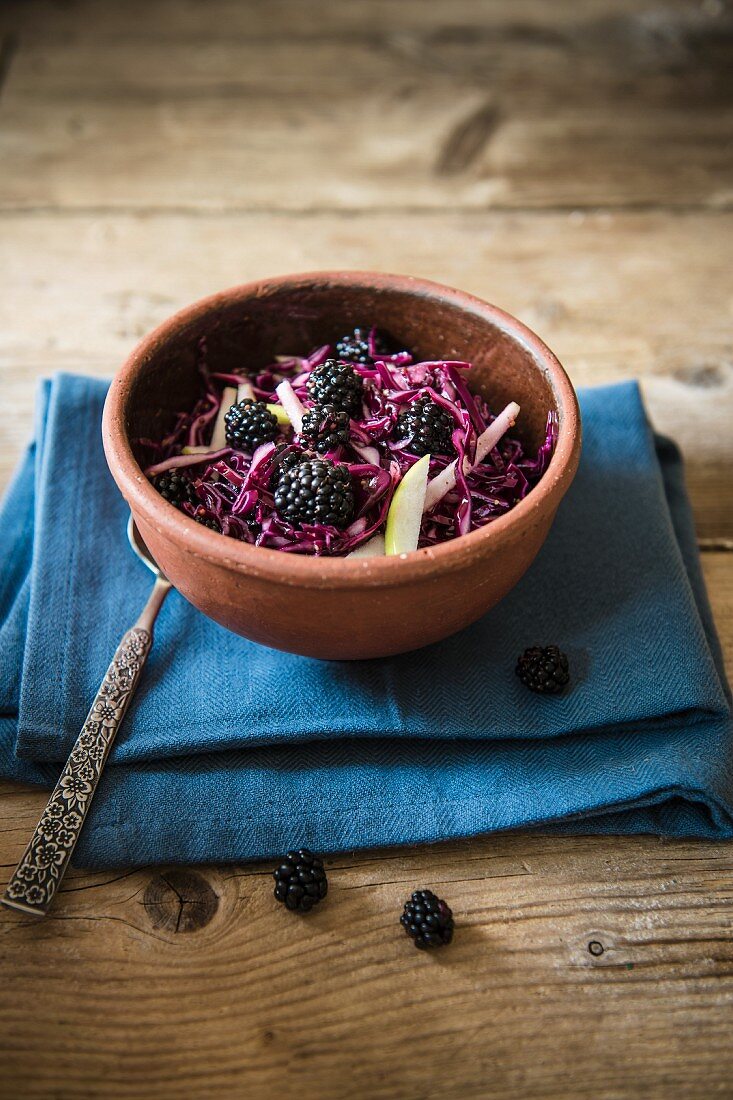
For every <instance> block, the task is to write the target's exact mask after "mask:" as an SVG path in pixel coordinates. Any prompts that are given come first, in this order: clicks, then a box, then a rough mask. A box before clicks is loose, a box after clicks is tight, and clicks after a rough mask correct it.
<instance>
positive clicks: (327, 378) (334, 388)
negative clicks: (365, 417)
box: [306, 359, 364, 416]
mask: <svg viewBox="0 0 733 1100" xmlns="http://www.w3.org/2000/svg"><path fill="white" fill-rule="evenodd" d="M306 385H307V389H308V395H309V397H310V399H311V401H312V402H313V404H314V405H333V406H334V408H336V409H340V410H342V411H343V412H346V413H349V415H350V416H358V414H359V413H360V412H361V411H362V404H363V400H364V385H363V383H362V380H361V378H360V377H359V375H358V374H357V373H356V371H355V370H354V368H353V367H352V366H351V365H350V364H349V363H339V362H337V361H336V360H335V359H327V360H326V361H325V363H321V365H320V366H318V367H314V368H313V370H312V371H311V372H310V375H309V377H308V382H307V383H306Z"/></svg>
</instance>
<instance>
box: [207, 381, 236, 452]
mask: <svg viewBox="0 0 733 1100" xmlns="http://www.w3.org/2000/svg"><path fill="white" fill-rule="evenodd" d="M236 403H237V391H236V388H235V387H234V386H225V387H224V390H223V391H222V395H221V405H220V406H219V412H218V413H217V415H216V422H215V424H214V431H213V432H212V434H211V443H210V444H209V450H212V451H219V450H221V448H222V447H226V445H227V436H226V431H227V426H226V424H225V423H224V417H225V416H226V414H227V413H228V412H229V410H230V409H231V407H232V405H236Z"/></svg>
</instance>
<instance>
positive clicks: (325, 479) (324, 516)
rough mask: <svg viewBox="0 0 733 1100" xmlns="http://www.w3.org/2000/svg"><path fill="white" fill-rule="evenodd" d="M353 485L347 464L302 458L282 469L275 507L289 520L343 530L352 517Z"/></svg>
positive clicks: (295, 522)
mask: <svg viewBox="0 0 733 1100" xmlns="http://www.w3.org/2000/svg"><path fill="white" fill-rule="evenodd" d="M354 503H355V502H354V488H353V485H352V483H351V474H350V473H349V468H348V466H343V465H341V464H340V463H338V464H337V463H335V462H330V461H329V460H328V459H324V458H312V459H305V460H304V461H302V462H300V463H298V465H297V466H292V467H289V468H288V469H285V470H282V471H281V473H280V476H279V478H278V481H277V488H276V489H275V509H276V510H277V512H279V514H280V515H281V516H282V518H283V519H286V520H289V522H290V523H293V524H299V523H323V524H326V525H327V526H328V527H338V528H340V529H341V530H343V528H344V527H348V525H349V524H350V523H351V521H352V519H353V518H354Z"/></svg>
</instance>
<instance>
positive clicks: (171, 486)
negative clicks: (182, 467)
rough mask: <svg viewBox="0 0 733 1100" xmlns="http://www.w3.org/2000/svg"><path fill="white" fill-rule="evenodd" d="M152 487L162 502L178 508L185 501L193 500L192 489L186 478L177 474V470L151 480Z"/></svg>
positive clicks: (168, 471)
mask: <svg viewBox="0 0 733 1100" xmlns="http://www.w3.org/2000/svg"><path fill="white" fill-rule="evenodd" d="M153 487H154V488H155V489H157V490H158V492H159V493H160V495H161V496H162V497H163V500H167V501H168V503H169V504H173V505H175V507H176V508H180V506H181V505H182V504H184V503H185V502H186V501H191V502H193V501H194V499H195V494H194V488H193V485H192V484H191V482H190V481H189V480H188V478H187V477H184V476H183V474H179V472H178V470H167V471H166V472H165V473H163V474H158V476H157V477H155V478H153Z"/></svg>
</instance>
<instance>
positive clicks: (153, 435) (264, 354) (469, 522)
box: [103, 272, 580, 659]
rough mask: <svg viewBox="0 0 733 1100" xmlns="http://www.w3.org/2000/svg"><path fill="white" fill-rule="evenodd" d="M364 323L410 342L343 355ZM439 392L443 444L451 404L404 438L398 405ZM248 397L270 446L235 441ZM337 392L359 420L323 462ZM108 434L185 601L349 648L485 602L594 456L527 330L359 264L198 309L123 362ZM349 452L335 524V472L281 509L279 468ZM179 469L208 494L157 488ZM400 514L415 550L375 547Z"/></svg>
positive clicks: (421, 631)
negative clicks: (168, 494) (378, 354)
mask: <svg viewBox="0 0 733 1100" xmlns="http://www.w3.org/2000/svg"><path fill="white" fill-rule="evenodd" d="M365 318H366V319H367V320H368V322H370V323H371V324H373V326H374V329H375V330H376V332H389V333H392V334H393V335H394V340H395V346H396V347H397V350H396V351H394V352H392V353H391V354H390V355H389V356H387V357H386V358H384V359H377V360H375V361H373V362H370V363H363V362H352V361H349V362H346V361H340V360H339V359H338V358H337V356H338V354H339V353H338V352H336V350H335V346H336V344H337V343H338V342H340V341H341V340H342V337H343V334H344V333H348V332H349V331H350V330H352V331H353V328H354V326H355V325H356V326H357V327H358V326H359V325H363V323H364V321H363V319H365ZM342 350H343V349H342ZM367 350H368V349H367ZM245 354H246V362H243V359H244V356H245ZM469 364H470V370H469V369H467V368H468V365H469ZM336 368H339V369H336ZM425 398H429V399H430V401H432V402H434V403H436V404H437V405H438V406H439V407H440V408H441V409H443V410H445V411H446V412H447V411H448V410H447V408H446V406H448V407H449V408H451V409H455V410H456V411H455V412H454V413H452V414H451V415H452V418H453V420H454V422H455V428H454V429H453V431H452V432H451V436H452V438H451V446H452V448H453V449H452V450H446V453H439V451H438V449H437V448H438V447H440V448H441V449H442V448H446V449H447V447H448V432H447V427H448V423H447V421H444V420H443V417H442V416H438V417H437V418H436V419H435V421H434V423H433V422H432V421H431V427H430V431H429V432H428V437H429V445H430V446H431V447H433V448H435V450H434V452H433V451H430V452H429V453H426V454H424V455H418V454H416V453H415V451H410V450H409V449H408V447H407V446H403V444H404V443H405V437H404V435H403V436H400V428H401V425H400V417H401V416H402V415H403V414H405V413H408V411H409V410H408V406H410V405H411V404H414V405H416V406H417V403H418V402H419V401H421V400H423V399H425ZM293 399H294V400H293ZM242 401H252V402H261V403H263V404H264V405H265V407H266V411H267V412H268V413H270V414H271V415H272V416H273V417H274V418H275V420H276V422H277V429H276V435H275V438H273V439H270V440H269V441H268V442H265V443H261V444H259V445H258V446H256V447H255V450H254V451H253V452H250V451H249V450H247V449H246V448H241V449H238V448H236V447H232V446H231V445H230V444H229V443H228V442H227V439H226V424H225V420H224V418H225V416H226V414H227V412H228V411H229V409H231V408H232V406H234V405H237V404H240V403H241V402H242ZM326 405H330V406H331V407H333V408H335V409H336V411H337V412H342V413H347V414H348V415H349V418H350V434H349V440H348V442H341V441H340V440H339V443H338V447H336V448H333V450H332V451H331V452H329V454H328V458H327V459H323V458H321V457H320V456H321V455H324V454H326V452H319V451H318V450H317V449H316V448H317V445H318V440H317V438H315V439H314V438H310V439H309V437H308V434H307V432H306V435H304V436H302V437H301V435H300V429H301V428H302V427H303V424H304V422H305V424H306V428H307V427H308V423H309V421H308V419H307V418H308V412H309V410H312V409H313V408H314V407H315V406H321V407H323V406H326ZM517 409H521V413H519V415H517ZM351 410H354V411H353V412H352V411H351ZM513 410H514V411H513ZM182 411H183V412H185V413H186V416H185V417H183V421H182ZM416 414H417V410H416V409H415V410H413V411H412V414H411V416H412V427H413V428H414V430H413V431H412V436H411V438H412V439H416V438H418V436H419V431H418V429H420V427H421V425H420V424H416V423H415V417H416ZM504 414H506V415H504ZM502 417H503V418H504V419H503V420H502ZM263 419H264V418H263ZM513 420H514V421H516V423H513ZM182 422H183V427H182V428H181V424H182ZM268 423H269V424H270V429H271V428H272V424H271V421H269V420H268ZM404 423H405V419H404V417H403V420H402V425H404ZM341 424H342V425H343V421H341ZM489 429H492V430H491V431H490V430H489ZM177 432H178V434H177V435H176V433H177ZM486 433H488V436H487V434H486ZM103 434H104V443H105V451H106V454H107V458H108V462H109V465H110V469H111V471H112V473H113V476H114V477H115V480H116V481H117V484H118V486H119V488H120V489H121V491H122V493H123V495H124V496H125V497H126V499H127V501H128V503H129V504H130V507H131V509H132V512H133V515H134V518H135V520H136V522H137V524H138V527H139V528H140V531H141V534H142V537H143V538H144V539H145V542H146V544H147V545H148V546H149V548H150V550H151V552H152V554H153V555H154V556H155V558H156V560H157V561H158V562H159V564H160V566H161V568H162V569H163V570H164V572H165V573H166V575H167V576H169V577H170V579H171V581H172V582H173V584H174V585H175V586H176V587H177V588H178V590H179V591H180V592H181V593H182V594H183V595H184V596H185V597H186V598H188V599H189V600H190V601H191V602H192V603H193V604H195V605H196V606H197V607H199V608H200V609H201V610H202V611H203V612H204V613H206V614H207V615H209V616H210V617H211V618H213V619H214V620H215V621H217V622H219V623H221V624H222V625H224V626H226V627H228V628H229V629H231V630H234V631H236V632H239V633H241V634H243V635H245V636H246V637H249V638H252V639H254V640H255V641H260V642H262V643H264V644H266V645H270V646H275V647H278V648H282V649H286V650H290V651H292V652H297V653H303V654H306V655H309V656H315V657H325V658H337V659H349V658H362V657H374V656H385V655H388V654H391V653H399V652H404V651H405V650H409V649H414V648H417V647H418V646H421V645H427V644H429V643H431V642H434V641H437V640H439V639H440V638H443V637H446V636H448V635H449V634H452V633H454V632H455V631H456V630H459V629H461V628H462V627H463V626H466V625H468V624H469V623H470V622H472V621H474V620H475V619H477V618H479V617H480V616H481V615H483V614H484V613H485V612H486V611H487V610H488V609H489V608H490V607H491V606H492V605H493V604H495V603H496V602H497V601H498V600H499V599H501V598H502V597H503V596H504V595H505V594H506V593H507V592H508V591H509V590H510V589H511V588H512V586H513V585H514V584H515V583H516V582H517V580H518V579H519V578H520V577H521V576H522V574H523V573H524V571H525V570H526V569H527V568H528V566H529V565H530V563H531V561H532V559H533V558H534V556H535V555H536V553H537V551H538V550H539V548H540V546H541V545H542V542H543V541H544V539H545V537H546V535H547V532H548V530H549V527H550V525H551V523H552V520H553V517H554V514H555V511H556V509H557V506H558V504H559V502H560V500H561V498H562V496H563V495H564V493H565V491H566V490H567V488H568V486H569V484H570V482H571V481H572V478H573V476H574V473H575V469H576V467H577V463H578V457H579V452H580V424H579V416H578V407H577V401H576V398H575V394H574V392H573V389H572V386H571V385H570V382H569V381H568V379H567V376H566V375H565V373H564V371H563V369H562V367H561V366H560V364H559V363H558V362H557V360H556V359H555V357H554V356H553V355H552V353H551V352H550V351H549V349H547V348H546V346H545V345H544V344H543V343H542V342H541V341H540V340H539V339H538V337H536V336H535V335H534V334H533V333H532V332H530V330H529V329H527V328H526V327H525V326H524V325H522V324H521V323H520V322H519V321H517V320H515V319H514V318H512V317H510V316H509V315H508V314H506V313H504V312H503V311H501V310H500V309H497V308H496V307H495V306H491V305H489V304H487V303H485V302H481V301H479V300H478V299H476V298H472V297H471V296H469V295H467V294H463V293H462V292H460V291H456V290H451V289H449V288H447V287H442V286H439V285H437V284H432V283H428V282H426V281H423V280H418V279H411V278H406V277H401V276H387V275H376V274H374V275H373V274H368V273H358V272H346V273H342V272H336V273H319V274H315V275H296V276H290V277H285V278H280V279H270V280H266V281H264V282H260V283H253V284H249V285H247V286H243V287H236V288H233V289H232V290H229V291H225V292H223V293H221V294H218V295H214V296H213V297H211V298H207V299H204V300H202V301H201V302H198V303H196V304H195V305H193V306H191V307H189V308H187V309H184V310H183V311H182V312H181V313H179V314H177V315H176V316H175V317H173V318H172V319H171V320H169V321H167V322H165V323H164V324H163V325H162V326H160V328H158V329H157V330H156V331H155V332H153V333H152V334H151V335H150V336H148V337H147V338H146V339H145V340H143V342H142V344H141V345H140V346H139V347H138V348H137V349H136V350H135V351H134V352H133V353H132V355H131V356H130V358H129V359H128V361H127V362H126V363H125V364H124V366H123V367H122V368H121V370H120V371H119V373H118V374H117V376H116V378H115V380H114V381H113V383H112V386H111V388H110V392H109V395H108V399H107V403H106V407H105V416H104V427H103ZM423 434H425V433H423ZM172 436H175V437H176V441H175V443H174V444H171V443H170V440H171V437H172ZM254 439H255V437H253V439H252V441H251V443H250V444H249V445H251V444H252V443H254ZM456 439H457V440H458V444H459V446H460V452H461V453H459V452H457V451H456V449H455V443H454V440H456ZM482 439H483V442H484V444H485V445H486V446H487V447H488V450H487V451H486V453H485V454H480V453H479V452H480V450H481V447H480V443H481V440H482ZM418 445H419V444H418ZM171 448H173V449H171ZM289 456H290V457H289ZM332 458H333V462H332V465H333V466H339V465H343V466H346V467H347V468H348V471H349V477H350V485H347V484H346V482H345V481H344V482H343V484H341V485H340V486H339V493H340V496H339V499H338V501H336V499H335V495H334V496H333V497H332V498H331V499H330V501H329V503H330V506H331V507H330V510H329V511H327V512H326V513H325V514H326V515H327V516H332V517H335V518H336V520H337V521H338V522H337V523H334V524H325V523H321V522H316V523H310V522H309V520H310V519H311V518H312V516H313V515H315V512H311V511H310V510H309V508H310V505H309V506H308V507H306V504H307V502H308V498H307V496H306V490H307V491H309V492H314V493H315V496H314V499H315V500H318V499H319V498H318V493H319V486H320V480H319V479H320V474H319V478H317V479H316V484H315V486H314V485H313V484H310V485H308V486H305V484H303V485H302V486H301V489H302V490H303V491H302V492H300V491H299V492H298V493H296V494H295V496H294V497H293V501H292V502H288V501H287V494H285V495H281V506H280V507H281V509H282V511H285V510H286V507H287V503H295V500H296V498H297V500H298V504H297V517H296V515H295V513H293V515H292V516H291V519H292V520H294V521H295V522H291V521H290V520H289V519H288V516H287V514H282V511H279V510H278V506H277V504H276V496H277V494H278V492H279V487H280V483H281V479H282V478H283V476H284V474H285V473H286V472H287V471H288V470H290V471H295V470H296V469H298V468H299V467H300V466H301V465H302V463H303V462H306V461H307V462H320V461H325V462H330V461H331V459H332ZM459 459H460V460H461V461H462V463H463V465H462V466H461V467H460V468H459V467H458V465H457V463H458V461H459ZM420 464H422V465H420ZM161 467H162V468H161ZM327 469H328V468H327ZM173 470H175V471H176V472H177V473H178V474H179V475H180V477H181V478H182V479H184V480H187V481H188V482H189V493H190V494H191V495H192V496H193V498H194V499H193V500H186V499H185V495H184V496H182V497H181V503H180V504H179V505H178V506H175V507H174V506H172V504H171V502H169V501H167V500H166V499H164V497H163V496H162V495H161V493H159V492H158V491H157V490H156V488H155V485H154V479H155V478H156V477H159V476H160V475H162V474H164V473H166V474H171V473H172V471H173ZM507 470H509V471H510V476H507V475H506V471H507ZM330 477H331V474H330V473H329V478H330ZM497 478H498V479H499V481H500V483H501V492H500V493H491V492H489V491H488V488H489V487H490V486H492V485H494V484H495V483H496V481H497ZM289 484H290V488H291V489H292V488H293V485H294V483H293V480H292V478H291V481H290V483H289ZM518 486H519V489H518V488H517V487H518ZM326 487H327V488H328V491H329V492H333V493H334V494H335V491H336V486H335V484H334V485H331V484H330V482H329V480H328V478H327V479H326ZM349 490H350V492H351V494H352V495H353V512H351V513H350V507H352V505H351V504H350V499H349ZM466 494H467V495H466ZM320 499H321V500H322V501H323V500H325V498H324V497H322V498H320ZM334 502H335V503H337V504H338V508H336V507H335V504H334ZM398 505H399V507H398ZM393 509H396V510H397V511H398V512H399V511H401V513H402V516H401V519H400V520H399V521H395V523H393V524H392V527H391V533H392V539H393V544H394V545H395V546H397V547H399V546H400V539H402V540H403V541H402V544H401V545H403V546H405V543H404V536H405V532H406V530H407V528H410V530H411V532H412V535H411V537H413V538H414V541H413V542H412V543H411V544H408V545H406V546H405V549H404V550H399V552H393V553H389V554H385V553H384V550H383V549H382V551H381V552H380V551H379V549H378V547H377V548H373V549H372V550H371V551H370V545H369V544H370V543H371V544H372V547H374V543H372V540H377V541H379V539H380V538H383V537H385V538H386V537H387V536H388V535H389V534H390V522H389V517H390V514H391V513H392V511H393ZM196 516H204V517H206V518H212V517H215V519H216V523H217V524H218V530H214V529H213V527H212V528H211V529H209V527H208V525H206V526H205V525H204V524H201V523H197V522H196V518H195V517H196ZM392 518H394V516H393V517H392ZM342 524H345V526H340V525H342ZM395 532H396V534H395ZM382 546H384V544H382ZM415 547H417V549H415ZM364 551H367V553H366V554H365V553H364Z"/></svg>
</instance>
